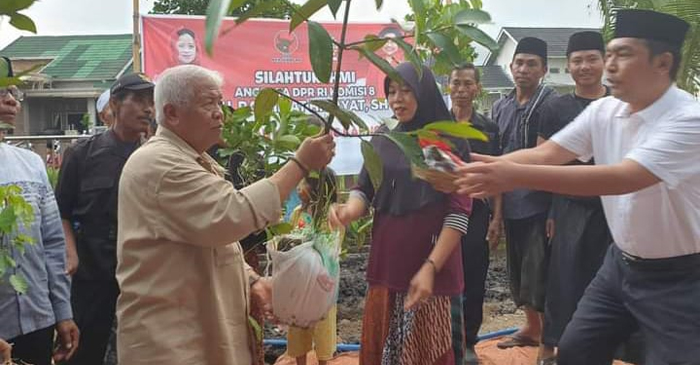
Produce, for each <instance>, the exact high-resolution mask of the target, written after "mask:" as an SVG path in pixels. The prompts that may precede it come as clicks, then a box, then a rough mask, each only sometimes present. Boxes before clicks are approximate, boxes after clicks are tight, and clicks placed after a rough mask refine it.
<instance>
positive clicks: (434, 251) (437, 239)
mask: <svg viewBox="0 0 700 365" xmlns="http://www.w3.org/2000/svg"><path fill="white" fill-rule="evenodd" d="M396 70H397V71H398V73H399V74H400V75H401V77H402V79H403V80H404V82H403V83H397V82H396V81H393V80H390V79H389V78H385V80H384V92H385V94H386V97H387V99H388V102H389V106H390V107H391V109H392V111H393V112H394V116H395V118H396V119H398V120H399V122H400V123H399V125H398V126H397V127H396V128H395V129H394V131H400V132H409V131H413V130H416V129H419V128H422V127H423V126H425V125H426V124H428V123H431V122H436V121H444V120H452V118H451V116H450V112H449V111H448V110H447V107H446V106H445V103H444V101H443V99H442V95H441V94H440V92H439V90H438V88H437V85H436V82H435V78H434V76H433V74H432V73H431V72H430V70H429V69H428V68H427V67H425V66H423V76H422V77H419V76H418V74H417V72H416V70H415V68H414V67H413V66H412V65H411V64H410V63H403V64H400V65H399V66H398V67H397V68H396ZM385 132H388V128H386V127H382V128H381V129H380V130H379V133H385ZM454 142H455V145H456V146H457V147H458V148H457V150H458V151H457V153H458V155H459V156H460V157H462V158H463V159H465V160H466V159H468V156H469V146H468V144H467V143H466V141H454ZM371 143H372V145H373V146H374V149H375V151H376V152H377V153H378V154H379V156H380V158H381V160H382V163H383V181H382V184H381V186H380V187H379V189H377V190H376V191H375V189H374V188H373V187H372V183H371V182H370V179H369V176H368V173H367V170H366V169H365V168H363V169H362V172H361V173H360V180H359V184H358V186H357V187H356V188H355V189H354V190H352V192H351V194H350V198H349V199H348V202H347V203H346V204H342V205H337V206H334V207H333V209H331V212H330V217H329V219H330V221H331V223H332V224H334V225H337V226H345V225H347V224H349V223H350V222H352V221H354V220H356V219H358V218H359V217H361V216H362V215H364V214H365V213H366V212H367V209H368V208H369V206H370V204H371V205H372V207H374V210H375V211H374V225H373V228H372V245H371V251H370V256H369V263H368V266H367V281H368V282H369V291H368V293H367V296H366V300H365V310H364V317H363V326H362V327H363V328H362V348H361V353H360V363H361V364H365V365H375V364H383V365H394V364H403V365H412V364H461V356H462V354H461V349H462V338H461V334H462V328H461V326H462V325H461V323H462V322H461V307H460V305H461V297H460V295H461V292H462V288H463V286H464V284H463V277H462V264H461V252H460V248H459V242H460V239H461V236H462V235H463V234H465V233H466V229H467V223H468V216H469V213H470V210H471V200H469V199H466V200H464V199H463V198H460V197H459V196H457V195H450V194H445V193H442V192H439V191H436V190H434V189H433V187H432V186H431V185H430V184H429V183H427V182H425V181H422V180H417V179H413V178H412V175H411V166H410V162H409V161H408V160H407V158H406V157H405V156H404V154H403V153H402V152H401V150H400V149H399V148H398V147H397V146H396V145H395V144H394V143H393V142H391V141H389V139H387V138H384V137H374V138H373V139H372V141H371ZM452 308H454V310H451V309H452ZM455 316H457V318H453V317H455ZM453 335H454V336H455V338H454V339H453Z"/></svg>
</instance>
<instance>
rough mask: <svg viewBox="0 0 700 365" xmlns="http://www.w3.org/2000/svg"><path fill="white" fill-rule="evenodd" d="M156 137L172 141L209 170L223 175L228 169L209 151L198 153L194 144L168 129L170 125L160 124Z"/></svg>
mask: <svg viewBox="0 0 700 365" xmlns="http://www.w3.org/2000/svg"><path fill="white" fill-rule="evenodd" d="M156 137H159V138H163V139H165V140H168V141H170V142H171V143H172V144H174V145H175V146H176V147H177V148H179V149H180V150H181V151H182V152H184V153H185V155H187V156H188V157H191V158H192V159H193V160H195V161H197V163H199V164H200V165H202V166H203V167H204V168H205V169H207V170H209V172H212V173H214V174H215V175H218V176H221V177H223V176H224V174H225V173H226V170H224V168H223V167H221V165H219V163H218V162H217V161H216V160H215V159H214V158H213V157H211V156H209V154H208V153H206V152H202V153H198V152H197V151H195V149H194V148H192V146H190V145H189V143H187V142H185V140H184V139H182V138H180V136H178V135H177V134H176V133H175V132H173V131H171V130H170V129H168V127H165V126H163V125H159V126H158V130H157V131H156Z"/></svg>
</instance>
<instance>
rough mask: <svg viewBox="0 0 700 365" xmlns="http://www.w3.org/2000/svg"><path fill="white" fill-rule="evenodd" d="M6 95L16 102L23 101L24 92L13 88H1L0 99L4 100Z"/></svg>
mask: <svg viewBox="0 0 700 365" xmlns="http://www.w3.org/2000/svg"><path fill="white" fill-rule="evenodd" d="M7 95H12V97H13V98H14V99H15V100H17V101H23V100H24V92H23V91H22V90H20V89H18V88H15V87H10V88H8V87H3V88H0V99H5V98H6V97H7Z"/></svg>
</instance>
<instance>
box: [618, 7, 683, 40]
mask: <svg viewBox="0 0 700 365" xmlns="http://www.w3.org/2000/svg"><path fill="white" fill-rule="evenodd" d="M689 28H690V24H688V22H686V21H685V20H683V19H681V18H678V17H675V16H673V15H669V14H664V13H659V12H656V11H651V10H639V9H631V10H620V11H618V12H617V20H616V21H615V36H614V37H613V38H628V37H629V38H642V39H649V40H654V41H660V42H664V43H667V44H669V45H671V46H675V47H678V48H681V47H682V46H683V41H684V40H685V34H686V33H687V32H688V29H689Z"/></svg>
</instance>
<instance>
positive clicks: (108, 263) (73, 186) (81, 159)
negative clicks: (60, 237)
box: [56, 130, 139, 280]
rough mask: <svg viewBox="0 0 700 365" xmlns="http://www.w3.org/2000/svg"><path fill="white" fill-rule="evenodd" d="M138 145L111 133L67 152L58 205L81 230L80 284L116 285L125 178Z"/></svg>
mask: <svg viewBox="0 0 700 365" xmlns="http://www.w3.org/2000/svg"><path fill="white" fill-rule="evenodd" d="M138 145H139V144H138V143H128V142H122V141H120V140H119V139H118V138H117V137H116V135H115V134H114V132H113V131H112V130H108V131H106V132H104V133H101V134H98V135H95V136H92V137H91V138H88V139H84V140H81V141H79V142H78V143H77V144H76V145H75V146H73V147H72V148H71V149H70V151H67V152H66V157H65V159H64V161H63V163H62V165H61V171H60V173H59V178H58V185H57V186H56V200H57V202H58V208H59V210H60V212H61V218H62V219H65V220H68V221H70V222H71V223H73V225H74V227H76V232H75V233H76V235H75V236H76V246H77V251H78V258H79V259H80V264H79V265H78V271H77V272H76V274H75V278H77V279H79V280H114V277H115V269H116V264H117V255H116V244H117V194H118V192H119V177H120V176H121V173H122V169H123V168H124V164H125V163H126V160H127V159H128V158H129V156H131V154H132V153H133V152H134V151H135V150H136V148H137V147H138Z"/></svg>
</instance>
